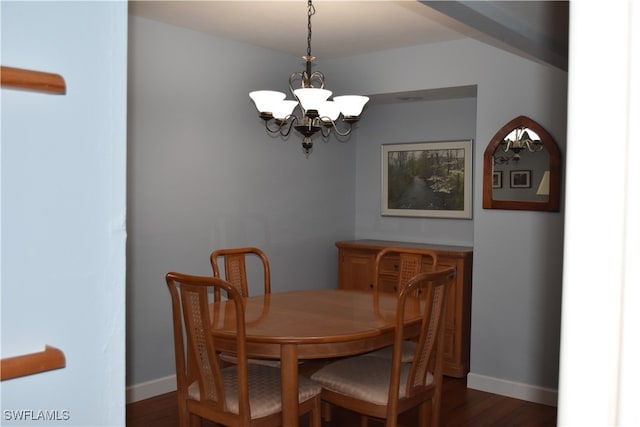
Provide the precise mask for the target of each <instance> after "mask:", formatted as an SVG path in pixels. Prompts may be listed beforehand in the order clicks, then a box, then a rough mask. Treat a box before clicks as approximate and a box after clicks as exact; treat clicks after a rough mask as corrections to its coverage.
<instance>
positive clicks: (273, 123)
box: [249, 0, 369, 157]
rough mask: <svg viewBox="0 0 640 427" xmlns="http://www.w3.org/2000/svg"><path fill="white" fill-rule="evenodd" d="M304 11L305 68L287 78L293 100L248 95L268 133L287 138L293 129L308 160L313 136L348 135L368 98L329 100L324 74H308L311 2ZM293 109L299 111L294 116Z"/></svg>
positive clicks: (275, 95)
mask: <svg viewBox="0 0 640 427" xmlns="http://www.w3.org/2000/svg"><path fill="white" fill-rule="evenodd" d="M307 8H308V13H307V30H308V33H307V54H306V55H305V56H303V57H302V59H304V60H305V65H306V68H305V71H301V72H294V73H293V74H291V76H290V77H289V90H290V91H291V94H292V95H293V98H294V100H288V99H285V98H286V94H284V93H282V92H277V91H272V90H258V91H254V92H251V93H249V96H250V97H251V99H252V100H253V102H254V103H255V104H256V108H257V109H258V111H259V112H260V118H261V119H262V120H264V122H265V127H266V129H267V131H269V132H270V133H274V134H278V133H279V134H280V135H282V136H285V137H286V136H288V135H289V133H290V132H291V129H292V128H293V129H295V130H296V131H297V132H299V133H300V134H301V135H302V137H303V139H302V149H303V151H304V153H305V155H306V156H307V157H308V156H309V154H310V153H311V151H312V149H313V140H312V137H313V135H315V134H316V133H318V132H320V134H321V135H322V136H323V137H324V138H327V137H328V136H329V134H330V132H331V130H332V129H333V131H334V132H335V133H337V134H338V135H340V136H347V135H349V134H350V133H351V129H352V126H353V124H354V123H355V122H357V121H358V119H359V118H360V114H361V113H362V109H363V108H364V106H365V104H366V103H367V102H368V101H369V98H368V97H366V96H360V95H344V96H334V97H333V98H332V99H331V100H330V99H329V98H330V97H331V95H332V92H331V91H330V90H327V89H325V88H324V84H325V83H324V74H322V73H321V72H320V71H314V72H311V65H312V63H313V60H314V59H315V57H314V56H312V55H311V16H313V15H314V14H315V13H316V10H315V8H314V7H313V4H312V3H311V0H309V1H308V6H307ZM294 87H298V88H297V89H294ZM296 107H298V111H297V113H294V110H296ZM340 115H342V120H341V121H340V124H336V121H337V120H338V118H339V117H340ZM339 126H340V127H341V128H342V129H340V128H339Z"/></svg>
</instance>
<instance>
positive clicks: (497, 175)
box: [491, 171, 502, 188]
mask: <svg viewBox="0 0 640 427" xmlns="http://www.w3.org/2000/svg"><path fill="white" fill-rule="evenodd" d="M491 187H492V188H502V171H493V177H492V181H491Z"/></svg>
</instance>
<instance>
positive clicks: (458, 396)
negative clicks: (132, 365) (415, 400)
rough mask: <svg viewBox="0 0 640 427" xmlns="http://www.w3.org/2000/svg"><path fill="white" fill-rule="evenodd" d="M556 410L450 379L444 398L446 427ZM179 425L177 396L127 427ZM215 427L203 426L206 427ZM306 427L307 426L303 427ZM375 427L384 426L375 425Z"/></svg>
mask: <svg viewBox="0 0 640 427" xmlns="http://www.w3.org/2000/svg"><path fill="white" fill-rule="evenodd" d="M556 413H557V411H556V408H555V407H553V406H546V405H540V404H536V403H531V402H526V401H523V400H518V399H511V398H509V397H504V396H498V395H495V394H491V393H485V392H482V391H478V390H472V389H468V388H467V387H466V382H465V381H464V380H458V379H451V378H446V379H445V383H444V388H443V395H442V419H441V421H442V423H441V425H442V427H457V426H474V427H476V426H477V427H481V426H482V427H484V426H487V427H489V426H491V427H552V426H555V425H556ZM416 419H417V418H416V414H413V413H408V414H406V415H403V416H401V417H400V423H401V425H402V426H403V427H412V426H415V425H416V424H417V421H416ZM358 423H359V418H358V417H357V416H356V415H355V414H353V413H349V412H347V411H344V410H340V409H336V410H335V411H334V412H333V420H332V422H331V423H330V424H325V426H326V427H353V426H357V425H359V424H358ZM177 425H178V415H177V405H176V395H175V392H173V393H167V394H163V395H161V396H156V397H153V398H150V399H146V400H142V401H139V402H134V403H130V404H128V405H127V427H147V426H148V427H151V426H153V427H175V426H177ZM213 425H214V424H212V423H209V422H206V421H205V422H203V423H202V426H203V427H211V426H213ZM300 425H301V426H306V423H302V422H301V424H300ZM369 425H370V426H371V427H379V426H383V425H384V424H383V423H380V422H374V421H371V422H370V423H369Z"/></svg>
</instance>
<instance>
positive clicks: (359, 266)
mask: <svg viewBox="0 0 640 427" xmlns="http://www.w3.org/2000/svg"><path fill="white" fill-rule="evenodd" d="M375 259H376V256H375V254H373V253H371V254H369V253H363V252H351V251H341V254H340V277H339V281H338V283H339V287H340V288H342V289H359V290H371V289H373V264H374V262H375Z"/></svg>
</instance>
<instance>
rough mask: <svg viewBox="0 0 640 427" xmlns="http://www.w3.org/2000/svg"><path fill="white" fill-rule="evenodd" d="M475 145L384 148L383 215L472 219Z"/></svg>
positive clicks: (425, 144) (451, 143)
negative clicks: (473, 149) (473, 148)
mask: <svg viewBox="0 0 640 427" xmlns="http://www.w3.org/2000/svg"><path fill="white" fill-rule="evenodd" d="M472 147H473V141H472V140H457V141H434V142H417V143H406V144H383V145H382V192H381V193H382V215H383V216H406V217H432V218H457V219H471V217H472V200H471V194H472V190H471V189H472V188H473V186H472V184H473V182H472V180H473V171H472V169H471V168H472V163H473V153H472Z"/></svg>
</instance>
